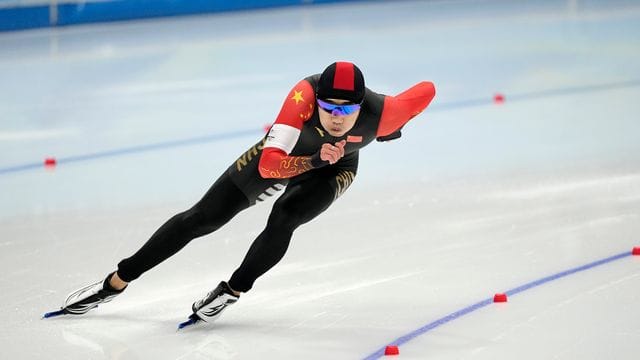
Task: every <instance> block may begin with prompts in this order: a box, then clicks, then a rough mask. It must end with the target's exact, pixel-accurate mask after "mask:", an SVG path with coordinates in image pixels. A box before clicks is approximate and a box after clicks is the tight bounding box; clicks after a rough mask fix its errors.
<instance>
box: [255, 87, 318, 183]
mask: <svg viewBox="0 0 640 360" xmlns="http://www.w3.org/2000/svg"><path fill="white" fill-rule="evenodd" d="M315 102H316V96H315V92H314V90H313V87H312V86H311V84H310V83H309V82H308V81H306V80H302V81H300V82H298V83H297V84H296V86H294V87H293V89H291V91H290V92H289V94H288V95H287V98H286V99H285V101H284V104H283V105H282V108H281V109H280V113H279V114H278V117H277V118H276V121H275V123H274V127H277V129H274V130H272V131H270V132H269V135H268V136H267V137H268V139H267V142H266V143H265V148H264V150H263V151H262V155H261V156H260V162H259V164H258V170H259V171H260V176H262V177H263V178H279V179H283V178H290V177H294V176H296V175H300V174H302V173H304V172H306V171H309V170H311V169H313V166H312V165H311V155H310V156H289V155H288V154H287V152H288V151H290V150H291V149H293V147H294V146H295V144H296V142H297V140H298V136H299V133H300V131H301V130H302V125H303V124H304V122H305V121H307V120H309V119H310V118H311V115H312V114H313V110H314V107H315ZM276 125H277V126H276ZM282 125H287V126H282ZM288 126H290V127H292V128H295V129H297V130H295V129H291V128H288ZM283 129H284V130H283ZM269 137H271V138H270V139H269ZM275 137H277V138H275ZM269 144H273V145H271V146H270V145H269ZM284 149H288V150H287V151H285V150H284Z"/></svg>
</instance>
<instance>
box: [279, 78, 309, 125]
mask: <svg viewBox="0 0 640 360" xmlns="http://www.w3.org/2000/svg"><path fill="white" fill-rule="evenodd" d="M315 103H316V93H315V91H314V90H313V87H312V86H311V84H310V83H309V82H308V81H307V80H301V81H300V82H298V83H297V84H296V86H294V87H293V88H292V89H291V91H289V94H288V95H287V98H286V99H285V100H284V104H282V108H281V109H280V113H279V114H278V117H277V118H276V121H275V124H285V125H289V126H293V127H295V128H296V129H299V130H301V129H302V124H303V123H304V122H305V121H307V120H309V119H310V118H311V115H312V114H313V108H314V106H315Z"/></svg>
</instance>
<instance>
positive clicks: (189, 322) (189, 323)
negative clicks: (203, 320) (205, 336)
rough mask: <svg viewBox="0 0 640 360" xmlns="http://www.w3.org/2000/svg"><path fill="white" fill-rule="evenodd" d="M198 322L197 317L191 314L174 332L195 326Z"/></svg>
mask: <svg viewBox="0 0 640 360" xmlns="http://www.w3.org/2000/svg"><path fill="white" fill-rule="evenodd" d="M198 321H200V318H199V317H198V315H196V314H191V316H189V320H187V321H185V322H183V323H180V324H178V330H176V331H179V330H182V329H184V328H186V327H188V326H192V325H195V324H196V323H197V322H198Z"/></svg>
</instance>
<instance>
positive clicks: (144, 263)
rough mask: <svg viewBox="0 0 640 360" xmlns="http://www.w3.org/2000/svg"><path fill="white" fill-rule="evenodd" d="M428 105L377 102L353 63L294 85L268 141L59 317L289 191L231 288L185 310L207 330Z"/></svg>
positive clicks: (424, 91) (407, 97)
mask: <svg viewBox="0 0 640 360" xmlns="http://www.w3.org/2000/svg"><path fill="white" fill-rule="evenodd" d="M434 95H435V88H434V86H433V84H432V83H430V82H420V83H418V84H416V85H414V86H413V87H411V88H409V89H408V90H406V91H404V92H402V93H400V94H399V95H396V96H388V95H382V94H377V93H375V92H373V91H371V90H370V89H368V88H366V87H365V85H364V77H363V76H362V73H361V72H360V69H358V67H357V66H355V65H354V64H352V63H350V62H337V63H333V64H331V65H329V66H328V67H327V68H326V69H325V70H324V72H323V73H322V74H316V75H313V76H309V77H307V78H305V79H304V80H302V81H300V82H298V83H297V84H296V85H295V86H294V87H293V89H291V92H290V93H289V94H288V95H287V97H286V99H285V101H284V104H283V106H282V109H281V110H280V113H279V114H278V117H277V118H276V121H275V123H274V124H273V125H272V127H271V129H270V131H269V132H268V134H267V135H266V136H265V137H264V138H263V139H262V140H260V141H259V142H258V143H257V144H255V145H254V146H253V147H251V148H250V149H249V150H248V151H246V152H245V153H244V154H242V155H241V156H240V157H239V158H238V159H237V160H236V161H235V163H233V164H232V165H231V166H230V167H229V168H228V169H227V171H226V172H225V173H224V174H222V176H221V177H220V178H219V179H218V180H217V181H216V182H215V183H214V184H213V186H212V187H211V188H210V189H209V191H208V192H207V193H206V194H205V195H204V197H203V198H202V199H201V200H200V201H199V202H198V203H196V204H195V205H194V206H193V207H192V208H190V209H189V210H187V211H184V212H182V213H179V214H177V215H175V216H174V217H172V218H171V219H169V220H168V221H167V222H166V223H165V224H164V225H162V226H161V227H160V228H159V229H158V230H157V231H156V232H155V233H154V234H153V235H152V236H151V238H150V239H149V240H148V241H147V243H146V244H144V246H142V248H140V250H138V251H137V252H136V253H135V254H133V255H132V256H131V257H129V258H126V259H124V260H122V261H121V262H120V263H119V264H118V269H117V271H114V272H112V273H111V274H109V275H108V276H107V278H106V279H104V280H101V281H99V282H97V283H95V284H92V285H89V286H86V287H84V288H81V289H79V290H78V291H76V292H73V293H72V294H71V295H69V297H68V298H67V299H66V301H65V303H64V305H63V307H62V311H63V312H64V313H67V314H84V313H86V312H87V311H89V310H91V309H92V308H94V307H96V306H98V304H101V303H103V302H107V301H110V300H111V299H113V298H114V297H115V296H117V295H118V294H120V293H121V292H122V291H124V289H125V288H126V286H127V284H128V283H129V282H131V281H133V280H135V279H137V278H138V277H139V276H140V275H142V274H143V273H144V272H146V271H148V270H149V269H151V268H153V267H154V266H156V265H158V264H159V263H161V262H162V261H164V260H166V259H167V258H169V257H170V256H172V255H174V254H175V253H176V252H178V251H179V250H180V249H182V248H183V247H184V246H185V245H187V244H188V243H189V242H190V241H191V240H193V239H194V238H197V237H200V236H203V235H206V234H209V233H211V232H214V231H216V230H217V229H219V228H220V227H221V226H222V225H224V224H225V223H227V222H228V221H229V220H231V219H232V218H233V217H234V216H235V215H236V214H237V213H239V212H240V211H242V210H244V209H246V208H248V207H250V206H252V205H254V204H255V203H256V202H257V201H262V200H264V199H265V197H267V196H271V195H273V194H274V193H275V192H277V191H279V190H281V189H283V188H285V187H286V190H285V191H284V193H283V194H282V196H280V198H278V199H277V200H276V202H275V204H274V205H273V209H272V210H271V214H270V215H269V219H268V222H267V225H266V227H265V229H264V231H262V233H261V234H260V235H258V237H257V238H256V239H255V241H254V242H253V244H252V245H251V247H250V249H249V251H248V252H247V254H246V256H245V258H244V261H242V263H241V264H240V266H239V267H238V269H236V270H235V272H234V273H233V274H232V276H231V278H230V279H229V281H226V282H225V281H223V282H221V283H220V284H219V285H218V287H216V288H215V289H214V290H212V291H211V292H209V293H208V294H207V295H206V296H205V297H204V298H203V299H201V300H199V301H196V302H195V303H194V304H193V305H192V310H193V316H195V317H197V318H198V319H201V320H204V321H207V322H211V321H213V320H215V319H216V318H217V317H218V316H219V315H220V313H221V312H222V310H224V308H225V307H227V306H228V305H230V304H233V303H235V302H236V301H237V300H238V299H239V296H240V293H242V292H247V291H249V290H250V289H251V287H252V286H253V283H254V281H255V280H256V279H257V278H258V277H260V276H261V275H262V274H264V273H265V272H267V271H268V270H269V269H271V268H272V267H273V266H274V265H276V264H277V263H278V262H279V261H280V259H282V257H283V256H284V254H285V252H286V251H287V248H288V246H289V241H290V240H291V237H292V235H293V232H294V230H295V229H296V228H297V227H298V226H300V225H302V224H304V223H306V222H308V221H310V220H312V219H313V218H315V217H316V216H318V215H319V214H320V213H322V212H323V211H324V210H326V209H327V208H328V207H329V206H330V205H331V204H332V203H333V202H334V201H335V200H336V199H337V198H338V197H339V196H340V195H342V194H343V193H344V192H345V191H346V190H347V188H348V187H349V186H350V185H351V183H352V182H353V180H354V179H355V176H356V173H357V170H358V154H359V150H360V149H361V148H362V147H364V146H366V145H367V144H369V143H371V142H372V141H373V140H374V139H377V140H379V141H388V140H392V139H395V138H398V137H400V135H401V133H400V130H401V128H402V127H403V126H404V125H405V124H406V123H407V122H408V121H409V120H411V119H412V118H413V117H415V116H416V115H418V114H419V113H421V112H422V111H423V110H424V109H425V108H426V107H427V106H428V105H429V103H430V102H431V100H432V99H433V97H434Z"/></svg>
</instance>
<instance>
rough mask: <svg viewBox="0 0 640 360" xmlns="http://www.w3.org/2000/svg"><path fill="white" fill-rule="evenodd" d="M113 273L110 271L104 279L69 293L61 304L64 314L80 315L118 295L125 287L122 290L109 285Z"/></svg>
mask: <svg viewBox="0 0 640 360" xmlns="http://www.w3.org/2000/svg"><path fill="white" fill-rule="evenodd" d="M113 274H114V273H111V274H109V275H108V276H107V278H106V279H104V280H101V281H98V282H97V283H95V284H91V285H88V286H85V287H83V288H80V289H78V290H76V291H74V292H72V293H71V294H69V296H68V297H67V299H66V300H65V302H64V304H63V305H62V311H63V312H64V313H65V314H73V315H82V314H84V313H86V312H88V311H89V310H91V309H93V308H96V307H98V305H100V304H102V303H106V302H109V301H111V300H113V298H114V297H116V296H118V295H120V294H121V293H122V292H123V291H124V289H126V287H125V288H124V289H122V290H116V289H114V288H112V287H111V285H109V280H111V276H113Z"/></svg>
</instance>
